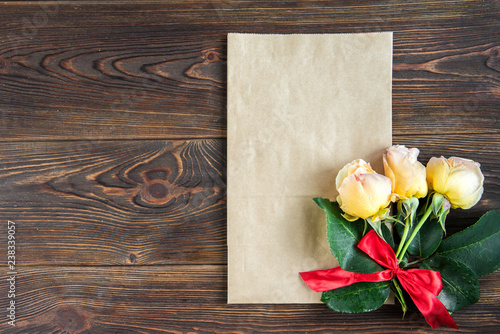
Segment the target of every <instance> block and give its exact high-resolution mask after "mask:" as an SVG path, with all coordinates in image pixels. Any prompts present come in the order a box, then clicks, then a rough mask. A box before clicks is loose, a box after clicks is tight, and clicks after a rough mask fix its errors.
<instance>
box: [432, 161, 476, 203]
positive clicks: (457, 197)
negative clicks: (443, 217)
mask: <svg viewBox="0 0 500 334" xmlns="http://www.w3.org/2000/svg"><path fill="white" fill-rule="evenodd" d="M426 169H427V183H428V184H429V188H430V189H431V190H434V191H435V192H437V193H440V194H442V195H443V196H444V197H446V198H447V199H448V200H449V201H450V203H451V207H452V208H453V209H456V208H462V209H469V208H471V207H472V206H474V205H475V204H476V203H477V202H478V201H479V199H480V198H481V195H482V194H483V190H484V188H483V181H484V176H483V174H482V173H481V169H480V165H479V163H477V162H474V161H472V160H468V159H462V158H456V157H451V158H449V159H446V158H444V157H441V158H435V157H432V158H431V159H430V160H429V162H428V163H427V168H426Z"/></svg>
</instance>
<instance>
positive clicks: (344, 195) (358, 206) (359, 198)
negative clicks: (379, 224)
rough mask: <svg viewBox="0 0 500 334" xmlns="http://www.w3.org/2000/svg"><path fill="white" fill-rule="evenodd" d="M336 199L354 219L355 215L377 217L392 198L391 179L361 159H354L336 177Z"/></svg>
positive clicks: (376, 218)
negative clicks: (378, 172)
mask: <svg viewBox="0 0 500 334" xmlns="http://www.w3.org/2000/svg"><path fill="white" fill-rule="evenodd" d="M336 185H337V190H338V192H339V196H338V197H337V202H338V203H339V206H340V208H341V209H342V210H343V211H344V212H345V213H346V215H344V217H345V218H346V219H347V220H350V221H353V220H356V219H358V218H363V219H366V218H369V217H371V218H372V220H373V221H377V220H379V219H380V218H381V217H382V216H384V215H386V214H387V213H388V210H384V209H385V208H386V207H387V205H389V203H390V199H391V180H390V179H389V178H388V177H386V176H384V175H380V174H377V173H376V172H375V171H373V169H372V168H371V166H370V164H368V163H366V162H365V161H364V160H362V159H359V160H355V161H353V162H351V163H349V164H347V165H345V166H344V168H342V169H341V170H340V172H339V173H338V175H337V179H336Z"/></svg>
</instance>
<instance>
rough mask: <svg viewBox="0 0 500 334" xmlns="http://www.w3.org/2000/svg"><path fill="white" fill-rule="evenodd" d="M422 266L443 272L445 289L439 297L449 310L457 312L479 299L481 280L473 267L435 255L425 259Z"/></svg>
mask: <svg viewBox="0 0 500 334" xmlns="http://www.w3.org/2000/svg"><path fill="white" fill-rule="evenodd" d="M420 268H422V269H430V270H435V271H439V272H440V273H441V279H442V280H443V290H442V291H441V293H440V294H439V296H438V299H439V300H440V301H441V302H442V303H443V305H444V306H445V307H446V309H447V310H448V311H450V312H455V311H457V310H460V309H461V308H463V307H465V306H467V305H470V304H474V303H475V302H477V301H478V300H479V295H480V290H479V281H478V279H477V276H476V274H475V273H474V272H473V271H472V269H470V268H469V267H467V266H466V265H465V264H463V263H460V262H458V261H455V260H453V259H450V258H447V257H444V256H439V255H435V256H433V257H431V258H429V259H427V260H425V261H424V262H423V263H422V265H421V266H420Z"/></svg>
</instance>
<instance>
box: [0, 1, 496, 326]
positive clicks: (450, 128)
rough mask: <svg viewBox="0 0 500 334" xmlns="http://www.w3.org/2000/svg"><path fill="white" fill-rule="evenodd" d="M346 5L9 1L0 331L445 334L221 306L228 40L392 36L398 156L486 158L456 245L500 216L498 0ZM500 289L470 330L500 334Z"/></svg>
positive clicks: (1, 123)
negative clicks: (11, 291) (10, 263)
mask: <svg viewBox="0 0 500 334" xmlns="http://www.w3.org/2000/svg"><path fill="white" fill-rule="evenodd" d="M353 2H354V4H351V1H300V2H272V1H225V0H213V1H141V2H140V3H139V1H137V3H136V2H135V1H125V0H122V1H83V2H82V1H80V2H73V1H58V2H35V1H33V2H27V1H6V2H3V1H2V2H1V3H0V187H1V188H0V190H1V191H0V221H1V225H0V231H3V232H1V233H0V242H1V244H0V246H1V247H0V249H2V250H3V252H4V255H1V254H0V256H2V257H5V258H4V259H2V263H5V264H6V262H7V261H6V257H7V251H6V249H7V221H8V220H12V221H15V223H16V227H17V229H16V238H17V239H16V241H17V244H16V246H17V253H16V258H17V268H16V269H17V271H18V275H17V277H16V278H17V280H16V306H17V309H16V317H17V318H16V325H17V326H16V327H11V326H9V325H7V321H8V318H7V311H6V307H7V305H8V304H7V303H8V299H7V298H6V297H7V292H8V284H7V281H6V279H7V276H8V275H7V269H6V268H7V267H6V266H4V265H2V267H1V268H2V269H0V310H3V311H0V332H2V333H188V332H189V333H252V332H259V333H260V332H275V333H276V332H287V333H294V332H308V333H319V332H340V331H353V332H384V333H406V332H408V331H417V332H419V333H424V332H429V333H431V332H432V333H434V332H436V331H433V330H431V329H430V327H429V326H428V325H427V324H426V323H425V321H424V319H423V317H422V316H420V315H419V314H417V313H415V312H410V313H409V314H407V316H406V318H405V319H403V320H402V319H401V316H402V314H401V311H400V309H398V307H396V306H390V305H387V306H383V307H382V308H381V309H380V310H378V311H375V312H371V313H365V314H357V315H349V314H347V315H346V314H339V313H334V312H331V311H329V310H328V309H327V308H326V307H325V306H323V305H227V304H226V284H227V275H226V263H227V261H226V256H227V249H226V204H225V203H226V201H225V200H226V193H225V191H226V190H225V189H226V188H225V180H226V179H225V177H226V167H225V166H226V97H225V96H226V47H227V38H226V34H227V33H228V32H255V33H352V32H373V31H393V32H394V67H393V70H394V72H393V76H394V80H393V133H394V135H393V142H394V143H399V144H405V145H409V146H417V147H419V148H420V149H421V152H422V153H421V156H420V159H421V161H422V162H424V163H425V162H427V160H428V159H429V158H430V157H431V156H435V155H437V156H439V155H441V154H442V155H445V156H447V157H448V156H451V155H455V156H462V157H467V158H471V159H474V160H476V161H479V162H480V163H481V165H482V171H483V173H484V175H485V177H486V181H485V193H484V195H483V198H482V200H481V201H480V202H479V204H478V205H477V206H475V207H474V208H473V209H471V210H468V211H461V210H457V211H456V212H453V213H452V214H451V217H450V218H449V220H448V230H449V233H453V232H456V231H457V230H460V229H463V228H465V227H466V226H468V225H470V224H472V223H473V222H475V220H477V219H478V218H479V217H480V216H481V215H482V214H483V213H484V212H486V211H487V210H490V209H498V208H499V206H500V205H499V204H500V190H499V184H500V168H499V167H498V166H499V164H500V156H499V154H498V153H499V148H500V136H499V134H500V124H499V118H500V117H499V106H500V2H499V1H488V0H485V1H467V0H457V1H447V0H441V1H397V0H386V1H353ZM255 57H259V55H258V54H255ZM499 279H500V273H494V274H492V275H489V276H486V277H483V278H481V279H480V283H481V299H480V301H479V302H478V303H476V304H474V305H472V306H469V307H466V308H465V309H462V310H460V311H458V312H456V313H455V314H454V319H455V320H456V322H457V324H458V326H459V328H460V330H459V332H481V333H484V332H498V328H499V325H500V283H499ZM440 331H448V329H443V328H440V329H439V330H438V331H437V332H440ZM450 331H451V330H450Z"/></svg>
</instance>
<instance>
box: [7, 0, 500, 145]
mask: <svg viewBox="0 0 500 334" xmlns="http://www.w3.org/2000/svg"><path fill="white" fill-rule="evenodd" d="M0 6H1V11H0V22H2V25H1V26H0V36H2V42H1V43H0V101H2V102H1V104H0V140H3V141H9V140H26V139H32V140H37V139H51V140H52V139H58V140H60V139H62V140H64V139H97V140H102V139H129V138H136V139H145V138H149V139H155V138H156V139H176V138H177V139H178V138H181V139H186V138H208V137H211V138H214V137H215V138H219V137H224V136H225V134H226V111H225V106H226V99H225V85H226V83H225V80H226V79H225V76H226V75H225V71H226V56H225V53H226V34H227V33H228V32H254V33H270V32H273V33H349V32H373V31H394V82H393V84H394V87H393V95H394V99H393V100H394V103H393V111H394V112H393V114H394V122H393V128H394V132H395V133H396V134H401V135H403V134H409V133H414V134H418V133H436V134H443V133H496V134H498V133H499V132H500V130H499V121H498V119H499V117H497V108H498V104H499V102H500V91H499V89H498V85H499V82H500V44H499V43H498V41H499V40H500V21H499V20H498V17H499V16H500V6H499V5H498V2H483V1H463V0H454V1H452V0H450V1H439V2H435V1H419V2H410V3H405V4H404V6H402V5H399V4H398V3H395V2H394V1H391V0H387V1H364V2H362V3H359V2H356V3H349V2H339V1H303V2H298V3H296V2H293V3H292V2H273V1H254V2H247V1H225V0H213V1H159V2H141V3H140V4H138V3H134V2H124V3H120V2H111V1H110V2H98V3H96V2H86V3H76V2H75V3H72V2H65V3H58V2H51V3H49V4H45V3H37V4H35V3H30V2H12V3H11V2H8V3H6V4H4V3H1V4H0ZM258 56H259V55H256V57H258Z"/></svg>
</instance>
